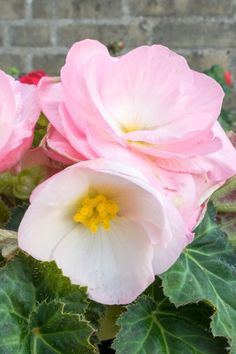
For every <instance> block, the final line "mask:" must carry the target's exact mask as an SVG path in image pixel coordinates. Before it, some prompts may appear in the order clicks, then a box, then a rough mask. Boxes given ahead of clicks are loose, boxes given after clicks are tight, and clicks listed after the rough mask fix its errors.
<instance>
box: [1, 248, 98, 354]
mask: <svg viewBox="0 0 236 354" xmlns="http://www.w3.org/2000/svg"><path fill="white" fill-rule="evenodd" d="M53 274H54V275H53ZM0 284H1V287H0V332H1V335H2V338H1V341H0V352H1V353H4V354H8V353H9V354H10V353H11V354H12V353H19V354H27V353H61V354H65V353H68V354H69V353H93V352H94V351H95V347H94V346H93V345H92V344H90V337H91V336H92V334H93V332H94V329H93V328H92V327H91V326H90V324H89V323H88V322H87V321H86V320H85V318H84V315H83V314H84V313H85V311H86V308H87V306H88V304H87V300H86V294H85V290H84V289H81V288H80V287H78V286H75V285H71V284H70V282H69V280H68V279H67V278H66V277H63V276H62V275H61V273H60V271H59V270H57V269H56V267H55V265H54V264H53V263H52V264H47V263H42V262H38V261H35V260H33V259H32V258H31V257H28V256H26V255H24V254H21V253H20V254H18V255H17V256H16V257H15V258H14V259H13V260H12V261H11V262H8V263H7V265H6V266H5V267H4V268H2V270H1V271H0ZM46 301H47V302H48V303H46ZM78 310H80V313H78Z"/></svg>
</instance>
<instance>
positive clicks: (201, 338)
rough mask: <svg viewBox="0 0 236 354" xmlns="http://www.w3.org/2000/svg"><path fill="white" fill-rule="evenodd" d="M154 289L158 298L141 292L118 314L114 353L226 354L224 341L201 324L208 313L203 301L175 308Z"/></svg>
mask: <svg viewBox="0 0 236 354" xmlns="http://www.w3.org/2000/svg"><path fill="white" fill-rule="evenodd" d="M158 290H159V294H160V296H159V299H158V300H155V299H154V298H151V297H150V296H146V295H142V296H141V297H140V298H139V299H138V300H137V301H136V302H135V303H133V304H131V305H129V306H127V312H125V313H123V314H122V315H121V317H120V319H119V320H118V325H119V326H120V331H119V333H118V336H117V337H116V339H115V341H114V343H113V348H114V349H115V350H116V353H117V354H123V353H129V354H150V353H153V354H154V353H158V354H172V353H173V354H183V353H186V354H190V353H192V354H200V353H201V354H203V353H204V354H210V353H212V354H224V353H226V349H225V344H226V343H225V342H224V340H222V339H219V338H217V339H215V338H213V336H212V334H211V333H210V332H209V330H206V329H205V328H204V327H203V326H202V315H203V317H205V312H206V313H207V314H209V310H208V307H207V306H206V305H205V304H199V305H196V304H193V305H188V306H184V307H181V308H179V309H176V308H175V306H174V305H173V304H171V303H170V302H169V300H168V299H167V298H166V297H165V296H163V294H162V291H161V288H159V289H158ZM200 314H201V316H200Z"/></svg>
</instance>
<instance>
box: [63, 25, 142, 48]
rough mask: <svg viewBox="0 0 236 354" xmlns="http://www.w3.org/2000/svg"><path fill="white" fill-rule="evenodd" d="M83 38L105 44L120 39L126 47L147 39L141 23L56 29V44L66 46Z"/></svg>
mask: <svg viewBox="0 0 236 354" xmlns="http://www.w3.org/2000/svg"><path fill="white" fill-rule="evenodd" d="M85 38H91V39H97V40H99V41H101V42H102V43H104V44H106V45H107V44H109V43H111V42H114V41H116V40H122V41H124V42H125V46H126V47H136V46H138V45H141V44H145V43H147V40H148V37H147V34H146V31H145V30H144V29H143V28H142V26H141V25H130V26H107V25H70V26H62V27H60V28H58V31H57V41H58V46H67V47H68V46H71V45H72V44H73V43H74V42H77V41H79V40H82V39H85Z"/></svg>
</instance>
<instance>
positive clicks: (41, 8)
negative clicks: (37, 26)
mask: <svg viewBox="0 0 236 354" xmlns="http://www.w3.org/2000/svg"><path fill="white" fill-rule="evenodd" d="M54 7H55V3H54V0H50V1H49V0H33V3H32V16H33V17H34V18H42V19H50V18H52V17H53V8H54Z"/></svg>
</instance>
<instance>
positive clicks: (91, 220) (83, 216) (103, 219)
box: [73, 194, 119, 233]
mask: <svg viewBox="0 0 236 354" xmlns="http://www.w3.org/2000/svg"><path fill="white" fill-rule="evenodd" d="M118 212H119V206H118V204H117V203H115V202H114V201H112V200H110V199H107V198H106V197H105V196H104V195H103V194H98V195H97V196H96V197H93V198H91V197H86V198H84V199H83V200H82V201H81V205H80V207H79V209H78V210H77V211H76V213H75V215H74V216H73V220H74V221H75V222H78V223H81V224H83V225H84V226H86V227H87V228H88V229H89V230H90V231H91V232H92V233H96V232H97V230H98V227H99V226H103V228H104V229H105V230H109V228H110V220H111V219H114V218H115V216H116V214H117V213H118Z"/></svg>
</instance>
